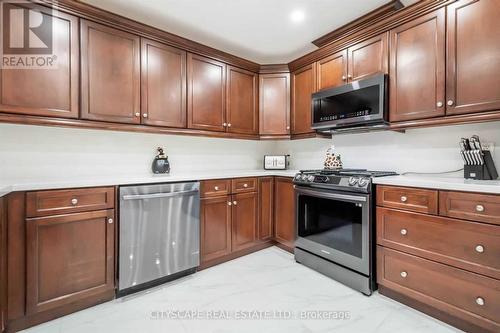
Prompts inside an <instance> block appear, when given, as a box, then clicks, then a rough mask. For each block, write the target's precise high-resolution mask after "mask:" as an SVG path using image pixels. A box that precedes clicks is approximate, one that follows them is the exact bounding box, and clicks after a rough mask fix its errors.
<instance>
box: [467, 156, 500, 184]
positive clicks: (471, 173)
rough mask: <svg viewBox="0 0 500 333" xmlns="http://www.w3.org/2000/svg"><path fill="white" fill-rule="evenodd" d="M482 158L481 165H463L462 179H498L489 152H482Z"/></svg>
mask: <svg viewBox="0 0 500 333" xmlns="http://www.w3.org/2000/svg"><path fill="white" fill-rule="evenodd" d="M483 158H484V164H483V165H467V164H466V165H464V178H467V179H477V180H495V179H497V178H498V173H497V169H496V167H495V163H494V162H493V158H492V157H491V152H489V151H488V150H484V151H483Z"/></svg>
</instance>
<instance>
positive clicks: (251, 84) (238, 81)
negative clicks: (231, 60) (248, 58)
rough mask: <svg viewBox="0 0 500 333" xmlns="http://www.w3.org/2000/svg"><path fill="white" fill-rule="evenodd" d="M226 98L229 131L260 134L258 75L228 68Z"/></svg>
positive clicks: (235, 68)
mask: <svg viewBox="0 0 500 333" xmlns="http://www.w3.org/2000/svg"><path fill="white" fill-rule="evenodd" d="M226 96H227V104H226V117H227V131H228V132H231V133H242V134H258V133H259V112H258V108H257V104H258V101H257V98H258V92H257V74H255V73H252V72H250V71H247V70H244V69H240V68H238V67H232V66H228V67H227V84H226Z"/></svg>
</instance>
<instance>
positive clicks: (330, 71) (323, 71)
mask: <svg viewBox="0 0 500 333" xmlns="http://www.w3.org/2000/svg"><path fill="white" fill-rule="evenodd" d="M316 64H317V76H318V78H317V80H318V85H317V87H318V90H322V89H326V88H332V87H336V86H340V85H343V84H345V83H347V50H342V51H340V52H337V53H335V54H332V55H331V56H328V57H326V58H324V59H322V60H320V61H318V62H317V63H316Z"/></svg>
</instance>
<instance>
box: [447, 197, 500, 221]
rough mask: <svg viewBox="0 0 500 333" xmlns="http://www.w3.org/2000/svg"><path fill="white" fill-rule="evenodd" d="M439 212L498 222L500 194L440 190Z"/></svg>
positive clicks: (452, 215) (499, 217) (499, 219)
mask: <svg viewBox="0 0 500 333" xmlns="http://www.w3.org/2000/svg"><path fill="white" fill-rule="evenodd" d="M439 214H440V215H443V216H449V217H456V218H460V219H466V220H472V221H479V222H486V223H492V224H500V195H488V194H478V193H464V192H451V191H440V192H439Z"/></svg>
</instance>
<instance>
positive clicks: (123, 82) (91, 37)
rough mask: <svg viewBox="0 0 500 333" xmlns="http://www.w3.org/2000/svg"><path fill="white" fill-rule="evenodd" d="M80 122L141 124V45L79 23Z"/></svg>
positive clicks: (135, 39) (113, 31)
mask: <svg viewBox="0 0 500 333" xmlns="http://www.w3.org/2000/svg"><path fill="white" fill-rule="evenodd" d="M80 33H81V49H82V59H81V62H82V87H81V99H82V118H83V119H90V120H101V121H109V122H117V123H140V121H141V114H140V112H141V110H140V41H139V37H138V36H136V35H133V34H130V33H127V32H124V31H121V30H117V29H113V28H111V27H108V26H105V25H101V24H98V23H94V22H91V21H87V20H81V28H80Z"/></svg>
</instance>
